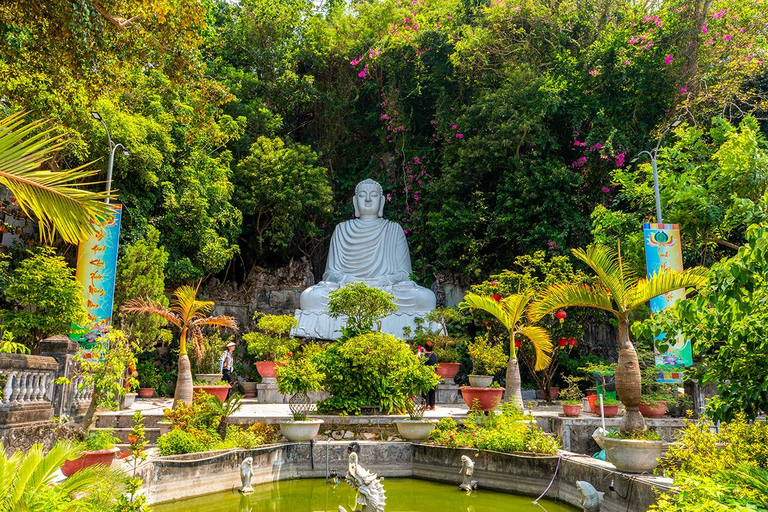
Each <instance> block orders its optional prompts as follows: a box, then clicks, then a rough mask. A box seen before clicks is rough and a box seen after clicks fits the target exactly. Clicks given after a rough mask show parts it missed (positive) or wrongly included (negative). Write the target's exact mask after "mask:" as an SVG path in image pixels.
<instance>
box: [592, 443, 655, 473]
mask: <svg viewBox="0 0 768 512" xmlns="http://www.w3.org/2000/svg"><path fill="white" fill-rule="evenodd" d="M663 446H664V441H635V440H634V439H614V438H611V437H606V438H605V460H607V461H608V462H610V463H611V464H613V465H614V466H616V469H618V470H619V471H624V472H625V473H645V472H651V471H653V470H654V468H655V467H656V466H658V465H659V459H660V458H661V454H662V447H663Z"/></svg>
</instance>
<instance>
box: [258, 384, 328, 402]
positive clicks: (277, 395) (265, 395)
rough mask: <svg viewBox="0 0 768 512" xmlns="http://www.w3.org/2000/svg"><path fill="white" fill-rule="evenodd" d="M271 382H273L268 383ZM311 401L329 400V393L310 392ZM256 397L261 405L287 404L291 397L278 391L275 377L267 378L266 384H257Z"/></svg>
mask: <svg viewBox="0 0 768 512" xmlns="http://www.w3.org/2000/svg"><path fill="white" fill-rule="evenodd" d="M268 380H271V381H272V382H266V381H268ZM307 395H308V396H309V398H310V400H312V401H313V402H319V401H320V400H325V399H326V398H328V396H330V395H328V393H323V392H310V393H307ZM256 397H257V398H258V400H259V403H260V404H287V403H288V401H289V400H290V399H291V395H285V394H283V393H281V392H279V391H278V390H277V381H276V380H275V379H274V378H273V377H267V378H265V379H264V382H261V383H259V384H256Z"/></svg>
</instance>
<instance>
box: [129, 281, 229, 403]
mask: <svg viewBox="0 0 768 512" xmlns="http://www.w3.org/2000/svg"><path fill="white" fill-rule="evenodd" d="M173 296H174V298H173V300H172V301H171V307H170V308H167V307H165V306H163V305H162V304H160V303H159V302H157V301H155V300H153V299H151V298H149V297H146V298H143V299H133V300H130V301H128V303H126V305H125V306H123V307H122V308H120V310H121V311H123V312H125V313H145V314H150V315H157V316H160V317H162V318H165V319H166V320H167V321H168V322H169V323H171V324H173V325H175V326H176V327H177V328H178V329H179V331H180V332H181V334H180V336H179V362H178V377H177V379H176V391H175V392H174V394H173V406H174V407H176V406H177V405H178V404H179V403H182V402H183V403H185V404H187V405H189V404H191V403H192V394H193V389H192V366H191V364H190V362H189V355H188V354H187V338H191V339H192V342H193V343H194V344H195V345H197V344H199V343H200V341H201V340H202V339H203V334H202V328H203V327H206V326H209V327H214V328H217V329H218V328H225V329H232V330H233V331H237V320H235V319H234V318H232V317H231V316H206V315H207V314H208V313H210V312H211V311H212V310H213V305H214V304H213V302H212V301H205V300H197V289H195V288H192V287H191V286H180V287H179V288H177V289H176V291H174V292H173Z"/></svg>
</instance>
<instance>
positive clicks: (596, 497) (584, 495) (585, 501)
mask: <svg viewBox="0 0 768 512" xmlns="http://www.w3.org/2000/svg"><path fill="white" fill-rule="evenodd" d="M576 488H577V489H578V490H579V494H581V510H583V511H584V512H600V507H601V506H602V504H603V496H605V493H604V492H598V491H597V489H595V488H594V487H593V486H592V484H590V483H589V482H584V481H583V480H577V481H576Z"/></svg>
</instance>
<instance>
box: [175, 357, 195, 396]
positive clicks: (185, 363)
mask: <svg viewBox="0 0 768 512" xmlns="http://www.w3.org/2000/svg"><path fill="white" fill-rule="evenodd" d="M178 370H179V375H178V377H176V391H175V392H174V393H173V408H174V409H175V408H176V407H177V406H178V405H179V404H180V403H185V404H187V405H190V404H191V403H192V391H193V389H192V365H191V364H190V363H189V356H188V355H187V354H180V355H179V364H178Z"/></svg>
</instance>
